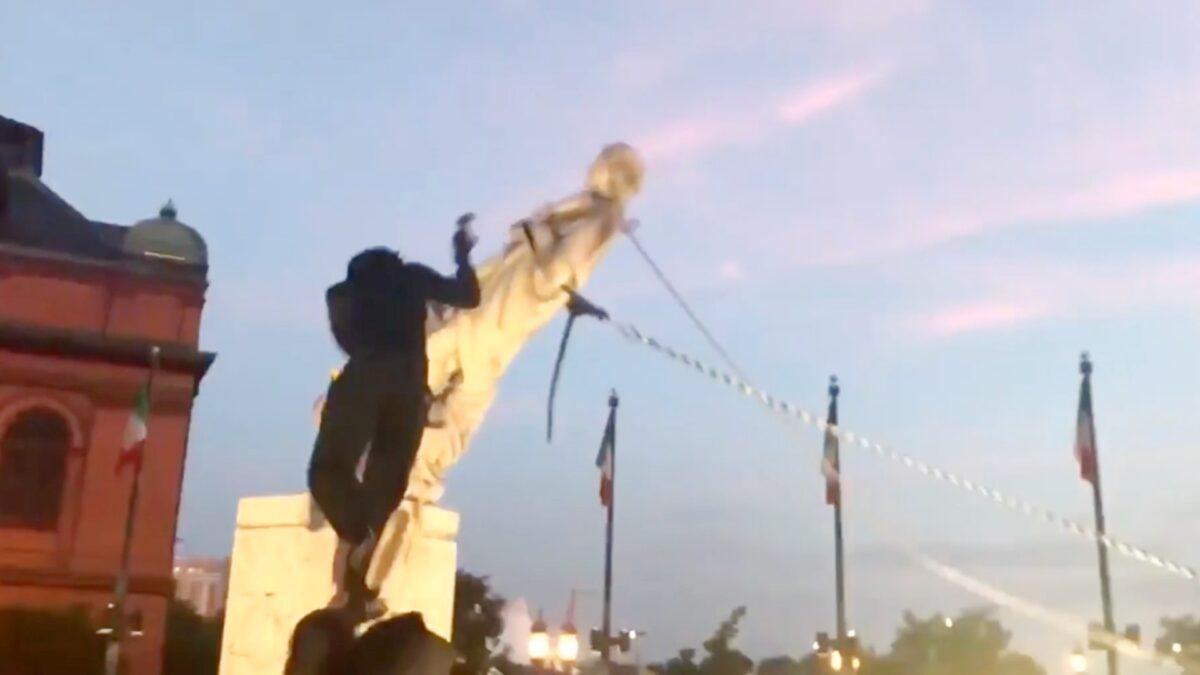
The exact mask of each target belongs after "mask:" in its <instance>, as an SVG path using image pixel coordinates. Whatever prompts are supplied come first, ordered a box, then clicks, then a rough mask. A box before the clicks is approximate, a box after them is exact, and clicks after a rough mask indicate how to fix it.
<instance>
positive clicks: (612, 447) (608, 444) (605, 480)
mask: <svg viewBox="0 0 1200 675" xmlns="http://www.w3.org/2000/svg"><path fill="white" fill-rule="evenodd" d="M616 445H617V420H616V408H613V409H611V410H609V413H608V423H607V424H606V425H605V426H604V439H603V440H601V441H600V452H599V453H597V454H596V468H597V469H599V470H600V505H601V506H604V507H605V508H611V507H612V503H613V473H614V469H615V466H614V464H615V463H616V457H615V456H614V453H615V452H616Z"/></svg>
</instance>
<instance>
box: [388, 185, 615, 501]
mask: <svg viewBox="0 0 1200 675" xmlns="http://www.w3.org/2000/svg"><path fill="white" fill-rule="evenodd" d="M623 225H624V209H623V207H622V204H621V203H620V202H618V201H615V200H609V199H606V198H604V197H602V196H599V195H595V194H593V193H587V192H585V193H581V194H580V195H577V196H574V197H572V198H569V199H567V200H564V201H563V202H560V203H559V204H557V205H554V206H551V207H549V208H548V209H547V210H545V211H543V212H542V213H541V215H540V216H538V217H535V218H534V219H533V220H531V221H530V223H529V224H528V226H527V227H520V226H516V227H514V228H513V229H512V231H511V232H510V239H509V242H508V244H507V246H506V247H505V249H504V252H503V253H502V254H501V255H499V256H497V257H494V258H491V259H489V260H488V261H486V262H485V263H483V264H482V265H480V266H479V268H478V275H479V285H480V293H481V302H480V304H479V306H478V307H476V308H474V309H469V310H454V309H449V308H443V307H435V308H431V312H430V317H429V322H428V331H429V338H428V347H427V353H428V356H429V388H430V391H431V392H432V393H433V395H434V399H435V401H434V404H433V406H432V408H431V410H430V418H431V422H432V424H431V426H430V427H428V428H426V430H425V435H424V437H423V438H422V440H421V447H420V450H419V451H418V453H417V461H416V465H415V466H414V468H413V473H412V480H411V481H410V486H409V492H408V496H409V497H410V498H413V499H415V500H417V501H418V502H420V501H436V500H437V498H438V497H439V496H440V493H441V482H442V480H443V477H444V475H445V472H446V470H447V469H449V468H450V467H451V466H452V465H454V464H455V463H456V462H457V461H458V460H459V459H460V458H461V457H462V455H463V453H464V452H465V451H466V448H467V445H468V444H469V443H470V441H471V437H472V436H473V435H474V433H475V430H476V429H477V428H478V427H479V424H480V423H481V422H482V421H483V417H484V415H485V414H486V413H487V410H488V408H489V407H490V406H491V403H492V399H493V398H494V397H495V395H496V387H497V385H498V383H499V381H500V378H501V376H502V375H503V374H504V371H505V370H506V369H507V368H508V364H509V363H510V362H511V361H512V359H513V357H514V356H516V354H517V352H518V351H519V350H520V349H521V347H523V346H524V345H525V342H526V341H527V340H528V339H529V338H530V336H532V335H533V333H534V332H535V331H537V330H538V329H540V328H542V327H543V326H545V325H546V324H547V323H548V322H549V321H550V320H551V319H552V318H553V317H554V315H555V314H556V313H557V312H558V311H559V310H560V309H561V308H562V307H563V306H564V305H566V302H567V299H568V295H567V293H566V292H564V291H563V287H564V286H566V287H569V288H571V289H578V288H581V287H582V286H583V284H584V283H585V282H586V281H587V280H588V278H589V277H590V276H591V274H592V271H593V270H594V269H595V267H596V264H597V263H598V262H599V261H600V259H601V258H602V257H603V256H604V254H605V253H606V252H607V251H608V248H609V246H611V244H612V241H613V238H614V236H615V235H616V234H617V233H618V232H620V231H621V228H622V227H623ZM531 238H532V240H533V241H532V244H531V243H530V241H529V239H531ZM535 249H536V250H535Z"/></svg>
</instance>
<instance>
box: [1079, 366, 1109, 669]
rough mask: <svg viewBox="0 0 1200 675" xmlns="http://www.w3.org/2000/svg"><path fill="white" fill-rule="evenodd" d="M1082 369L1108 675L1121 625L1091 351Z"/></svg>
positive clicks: (1080, 370)
mask: <svg viewBox="0 0 1200 675" xmlns="http://www.w3.org/2000/svg"><path fill="white" fill-rule="evenodd" d="M1079 372H1080V374H1082V375H1083V389H1084V392H1085V393H1086V396H1087V405H1088V424H1089V425H1091V428H1090V429H1089V431H1090V433H1091V439H1092V459H1091V461H1092V465H1091V471H1092V475H1091V478H1092V479H1091V481H1089V482H1090V483H1091V484H1092V508H1093V509H1094V511H1095V516H1096V534H1098V535H1099V536H1098V537H1097V538H1096V553H1097V555H1098V556H1099V559H1100V603H1101V606H1102V607H1103V610H1104V631H1105V633H1107V635H1108V637H1109V640H1107V641H1105V647H1104V651H1105V655H1106V656H1107V658H1108V675H1117V649H1116V646H1115V645H1114V644H1112V640H1113V639H1116V635H1117V627H1116V623H1115V622H1114V621H1113V602H1112V581H1111V579H1110V577H1109V573H1108V547H1107V546H1105V545H1104V537H1105V534H1106V531H1105V525H1104V499H1103V498H1102V496H1101V493H1100V447H1099V444H1098V443H1096V421H1095V417H1094V416H1093V414H1092V405H1091V403H1092V361H1091V359H1090V358H1088V354H1087V352H1084V353H1083V356H1082V357H1081V358H1080V361H1079Z"/></svg>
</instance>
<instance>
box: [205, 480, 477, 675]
mask: <svg viewBox="0 0 1200 675" xmlns="http://www.w3.org/2000/svg"><path fill="white" fill-rule="evenodd" d="M457 534H458V514H457V513H454V512H452V511H447V510H445V509H440V508H438V507H436V506H430V505H428V504H426V505H421V506H417V505H416V503H415V502H413V501H405V503H404V505H403V507H402V508H401V509H400V510H398V511H397V512H396V513H395V514H393V516H392V519H391V521H389V523H388V526H387V528H385V530H384V533H383V537H382V538H381V540H380V545H379V548H378V550H377V553H376V558H375V564H374V565H373V566H372V569H371V572H370V573H369V575H368V580H369V582H370V583H371V584H372V586H374V587H378V588H379V589H380V594H379V595H380V597H381V598H383V599H384V600H385V601H386V602H387V605H388V609H389V616H393V615H396V614H403V613H405V612H411V611H416V612H420V613H421V614H422V615H423V617H424V619H425V625H426V626H427V627H428V628H429V630H430V631H432V632H434V633H436V634H438V635H440V636H442V637H443V638H445V639H447V640H449V639H450V625H451V621H452V620H453V608H454V573H455V569H456V565H457V545H456V544H455V536H456V535H457ZM337 546H338V541H337V535H336V534H334V532H333V530H332V529H331V528H330V527H329V525H328V524H327V523H326V522H325V520H324V517H323V516H322V515H321V513H320V511H319V510H318V509H317V508H316V506H315V504H313V503H312V500H311V498H310V497H309V495H308V494H302V495H284V496H273V497H250V498H246V499H243V500H241V502H240V503H239V504H238V514H237V530H236V532H235V533H234V539H233V560H232V568H231V570H230V579H229V598H228V601H227V603H226V607H225V632H224V637H223V639H222V643H221V670H220V675H260V674H261V673H280V672H283V664H284V661H285V660H286V658H287V648H288V639H289V637H290V636H291V632H292V628H293V627H294V626H295V625H296V622H297V621H299V620H300V618H301V617H303V616H304V615H305V614H307V613H309V612H311V611H313V610H315V609H319V608H321V607H324V606H325V605H326V604H328V602H329V600H330V599H331V598H332V597H333V595H334V592H335V586H334V582H333V578H334V575H333V564H334V554H335V553H336V550H337Z"/></svg>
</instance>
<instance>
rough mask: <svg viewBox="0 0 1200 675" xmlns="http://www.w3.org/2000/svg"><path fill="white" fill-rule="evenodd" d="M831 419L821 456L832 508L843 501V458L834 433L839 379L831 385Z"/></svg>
mask: <svg viewBox="0 0 1200 675" xmlns="http://www.w3.org/2000/svg"><path fill="white" fill-rule="evenodd" d="M829 394H830V398H829V419H828V420H827V422H828V425H827V426H826V427H825V451H824V453H822V456H821V473H822V474H824V475H825V503H826V504H829V505H830V506H835V505H837V504H840V503H841V501H842V478H841V458H840V457H839V456H838V450H839V448H838V435H837V433H836V432H835V431H834V430H835V429H836V428H837V423H838V411H837V395H838V385H837V379H836V378H833V380H832V381H831V383H830V385H829Z"/></svg>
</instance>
